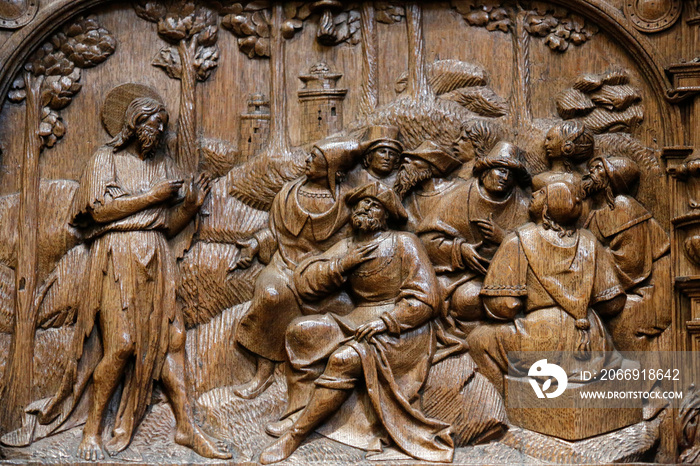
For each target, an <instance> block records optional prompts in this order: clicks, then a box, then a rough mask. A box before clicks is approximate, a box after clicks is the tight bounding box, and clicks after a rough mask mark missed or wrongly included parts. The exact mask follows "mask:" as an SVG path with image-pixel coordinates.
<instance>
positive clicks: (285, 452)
mask: <svg viewBox="0 0 700 466" xmlns="http://www.w3.org/2000/svg"><path fill="white" fill-rule="evenodd" d="M302 441H303V438H302V437H297V436H294V435H292V434H291V433H290V432H287V433H286V434H284V435H283V436H282V437H280V438H278V439H277V440H275V441H274V443H272V445H270V446H269V447H267V448H265V449H264V450H263V452H262V453H260V464H272V463H277V462H279V461H282V460H285V459H287V458H289V456H290V455H291V454H292V453H294V450H296V449H297V448H299V445H301V442H302Z"/></svg>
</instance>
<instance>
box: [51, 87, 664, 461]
mask: <svg viewBox="0 0 700 466" xmlns="http://www.w3.org/2000/svg"><path fill="white" fill-rule="evenodd" d="M124 112H125V113H124V114H125V117H124V123H123V127H122V131H121V132H120V133H119V134H118V135H117V136H116V137H115V138H114V139H113V140H112V141H111V142H110V143H108V144H107V145H106V146H104V147H102V148H100V149H99V150H98V151H97V152H96V153H95V154H94V155H93V157H92V158H91V160H90V162H89V163H88V165H87V167H86V169H85V171H84V173H83V175H82V177H81V180H80V188H79V190H78V193H77V194H76V196H75V199H74V201H73V206H72V215H71V219H72V224H73V225H74V226H76V227H78V228H80V229H81V230H82V231H83V233H84V236H85V239H86V242H87V244H88V245H89V249H90V263H89V270H88V276H89V280H90V293H89V294H88V295H86V296H85V301H84V302H83V304H82V306H83V308H82V309H81V311H80V313H79V317H78V323H77V327H76V333H75V335H76V337H75V342H74V351H75V352H76V355H79V356H80V357H78V358H76V362H75V363H74V364H72V365H70V366H69V367H68V368H67V370H66V375H65V377H64V380H63V383H62V386H61V390H60V391H59V393H58V394H57V395H56V396H55V397H54V398H53V399H51V400H49V401H48V402H47V403H44V404H42V405H41V406H40V407H39V409H37V415H38V416H39V420H40V422H42V423H48V422H51V421H52V420H53V419H55V418H56V416H58V413H59V411H61V412H65V411H66V409H65V405H66V403H69V404H70V403H73V404H74V403H76V402H77V400H78V399H79V397H80V396H81V394H82V392H83V391H84V389H85V387H86V385H87V383H88V380H89V379H90V376H91V377H92V383H93V388H92V394H91V401H90V411H89V418H88V421H87V424H86V425H85V428H84V431H83V440H82V442H81V444H80V447H79V455H80V456H81V457H83V458H85V459H99V458H102V457H103V453H102V445H101V440H100V439H101V432H100V426H101V424H102V418H103V415H104V411H105V408H106V406H107V404H108V402H109V400H110V398H111V397H112V394H113V393H114V390H115V389H116V387H117V386H118V384H119V383H120V382H121V381H122V380H123V381H124V388H123V391H122V394H121V401H120V405H119V410H118V413H117V419H116V421H115V427H114V433H113V437H112V439H111V440H110V441H109V443H108V444H107V445H106V448H107V450H108V451H109V452H110V453H113V452H118V451H121V450H123V449H124V448H126V446H127V445H128V444H129V442H130V439H131V437H132V434H133V432H134V428H135V426H137V425H138V422H139V421H140V419H141V418H142V416H143V415H144V413H145V410H146V407H147V406H148V403H149V402H150V398H151V391H152V387H153V381H154V380H160V381H161V382H162V384H163V386H164V388H165V392H166V394H167V395H168V397H169V400H170V402H171V404H172V406H173V411H174V414H175V419H176V422H177V434H176V437H175V440H176V442H177V443H180V444H183V445H186V446H189V447H191V448H193V449H194V450H195V451H196V452H197V453H199V454H200V455H202V456H206V457H214V458H228V457H230V454H229V453H228V452H226V451H224V450H222V449H220V447H217V446H216V445H215V444H214V443H213V442H212V441H211V440H210V439H208V438H207V437H206V436H205V435H204V434H203V433H202V432H201V431H200V430H199V429H198V427H197V426H196V425H195V423H194V422H193V416H192V408H191V406H190V402H189V400H188V397H187V385H186V384H187V383H188V382H187V380H186V371H185V358H184V343H185V332H184V327H183V318H182V315H181V314H180V311H179V310H178V307H177V305H176V288H175V283H176V281H177V280H176V278H177V277H176V270H177V268H176V262H175V259H174V257H173V255H172V254H171V253H170V252H169V248H168V238H170V237H172V236H174V235H176V234H178V232H179V231H180V230H182V229H183V228H184V227H185V226H186V225H187V223H188V222H189V221H190V220H191V219H192V218H193V216H194V215H196V213H197V211H198V209H199V207H200V206H201V204H202V202H203V201H204V198H205V196H206V195H207V193H208V190H209V184H210V180H209V179H208V178H207V177H205V176H200V177H198V178H194V179H193V180H191V181H189V182H185V183H183V181H182V180H181V179H180V178H179V177H178V176H177V173H176V169H175V167H173V166H171V164H170V163H169V159H168V157H167V156H165V155H164V154H162V153H161V151H158V150H157V148H158V143H159V141H160V139H161V137H162V135H163V133H164V130H165V127H166V125H167V121H168V114H167V112H166V110H165V108H164V107H163V105H162V103H161V102H158V101H157V100H155V99H152V98H147V97H141V98H136V99H134V100H132V101H131V102H130V103H129V104H128V106H126V108H125V111H124ZM465 134H466V137H467V139H470V138H471V140H472V142H473V143H472V146H473V147H472V151H471V152H470V153H471V155H472V156H471V157H469V158H468V159H465V158H464V157H462V158H457V157H456V156H455V155H453V153H454V152H453V150H452V148H445V147H440V146H439V145H438V144H436V143H434V142H432V141H429V140H428V141H425V142H423V143H422V144H420V145H419V146H418V147H416V148H413V149H411V150H408V149H407V148H405V147H404V146H403V144H402V142H401V136H400V134H399V131H398V129H396V128H394V127H391V126H373V127H370V128H367V130H366V133H365V134H364V136H363V137H361V138H352V137H340V136H339V137H333V138H329V139H325V140H322V141H320V142H318V143H316V144H315V145H314V146H313V148H312V149H311V151H310V153H309V156H308V159H307V162H306V172H305V175H304V176H303V177H301V178H299V179H297V180H295V181H291V182H289V183H287V184H286V185H284V187H283V188H282V189H281V191H280V192H279V193H278V194H277V196H276V197H275V199H274V202H273V205H272V208H271V211H270V215H269V226H268V228H265V229H263V230H261V231H258V232H257V233H256V234H255V235H254V236H253V237H251V238H249V239H247V240H244V241H241V242H239V244H238V245H239V247H240V255H239V258H238V260H237V262H236V263H235V264H232V265H231V268H232V269H235V268H245V267H248V266H250V265H251V263H252V262H253V261H254V260H258V261H260V262H262V263H264V264H266V267H265V268H264V269H263V270H262V272H261V273H260V274H259V276H258V277H257V281H256V283H255V291H254V295H253V298H252V302H251V303H250V307H249V309H248V311H247V313H246V314H245V316H244V317H243V318H242V320H241V322H240V324H239V327H238V330H237V333H236V339H237V341H238V343H239V344H240V345H241V346H242V347H244V348H245V349H246V350H247V351H249V352H250V353H252V354H253V355H255V357H256V359H257V371H256V374H255V376H254V377H253V379H252V380H251V381H250V382H249V383H248V384H246V385H244V386H241V387H239V388H238V389H237V390H236V394H237V395H238V396H240V397H243V398H254V397H256V396H258V395H259V394H261V393H262V392H263V391H264V390H265V389H266V388H267V387H268V386H269V385H270V384H271V383H272V381H273V380H274V376H273V373H274V370H275V367H276V366H277V365H278V364H281V363H284V364H286V366H285V376H286V382H287V384H286V385H287V408H286V410H285V412H284V414H283V415H282V417H281V418H280V419H279V420H278V421H275V422H272V423H270V424H268V425H267V426H266V431H267V433H268V434H270V435H271V436H274V437H278V439H277V440H276V441H275V442H274V443H272V444H271V445H269V446H268V447H267V448H266V449H265V450H264V451H263V453H262V454H261V456H260V462H261V463H263V464H269V463H274V462H278V461H281V460H283V459H285V458H287V457H288V456H290V455H291V454H292V453H293V452H294V451H295V449H296V448H297V447H298V446H299V445H300V444H301V443H302V442H303V441H304V439H305V438H306V437H307V436H308V435H309V434H310V433H311V432H313V431H314V430H315V429H316V428H317V427H318V426H320V425H321V424H323V423H324V422H326V421H328V420H329V419H330V418H331V417H332V416H333V415H334V414H336V412H337V411H339V410H340V409H341V408H343V409H345V412H346V413H347V416H344V417H343V422H338V423H337V424H338V425H337V426H336V427H335V431H334V432H335V434H334V436H333V438H336V439H344V440H343V441H344V442H345V443H348V444H350V445H352V446H355V447H358V448H363V449H366V450H376V449H378V448H379V445H381V444H382V443H383V444H389V443H390V444H393V445H394V446H395V447H396V448H398V449H399V450H401V451H402V452H404V453H405V454H407V455H409V456H411V457H413V458H416V459H419V460H425V461H438V462H449V461H451V460H452V457H453V453H454V445H453V441H452V438H451V429H450V425H448V424H445V423H443V422H441V421H438V420H435V419H432V418H430V417H428V416H426V415H425V414H424V413H423V412H422V410H421V407H420V402H419V397H420V392H421V389H422V388H423V386H424V384H425V382H426V379H427V376H428V373H429V371H430V369H431V365H432V364H434V363H435V361H437V360H438V359H441V358H445V357H449V356H450V355H455V354H458V353H463V352H465V351H469V353H470V355H471V357H472V358H473V360H474V361H475V362H476V364H477V365H478V367H479V370H480V371H481V373H482V374H484V375H485V376H486V377H487V378H488V379H489V380H490V381H491V382H492V383H493V384H494V385H495V387H496V388H497V389H498V390H499V391H500V393H501V394H503V392H504V376H505V374H506V373H508V371H509V369H510V370H511V373H512V371H516V373H518V371H522V368H521V367H509V362H508V358H507V352H509V351H526V350H539V351H548V350H549V351H573V352H578V353H580V354H581V357H582V358H585V357H586V354H588V353H590V352H592V351H611V352H613V354H614V350H615V349H619V350H630V349H637V348H638V346H636V345H639V344H641V343H640V342H643V341H646V340H648V339H649V338H653V337H655V336H658V335H659V334H660V333H661V332H662V331H663V330H664V329H665V328H666V327H667V326H668V324H669V322H668V321H667V320H666V317H665V316H659V313H658V312H657V311H655V309H657V308H659V307H663V305H665V303H666V301H667V297H666V296H663V295H662V293H663V292H664V291H663V290H664V289H666V288H667V287H655V286H654V283H655V282H658V281H660V280H664V279H665V278H664V276H663V274H664V273H668V271H669V270H670V265H669V263H668V261H669V254H668V252H669V240H668V237H667V234H666V232H665V231H664V230H663V229H662V228H661V227H660V226H659V224H658V223H657V221H656V220H655V219H654V218H653V217H652V215H651V213H650V212H649V211H648V210H647V209H646V208H645V207H644V206H643V205H641V204H640V203H639V202H638V201H636V200H635V198H634V196H635V192H636V188H637V185H638V183H639V180H640V169H639V167H638V166H637V164H636V163H635V162H634V161H633V160H631V159H629V158H624V157H619V156H616V155H615V154H604V155H603V156H600V157H594V156H593V155H594V138H593V135H592V134H591V133H590V132H589V131H588V130H587V129H586V128H585V127H584V126H583V125H582V124H580V123H577V122H575V121H567V122H563V123H560V124H558V125H556V126H554V127H553V128H552V129H551V130H550V131H549V132H548V133H547V138H546V140H545V141H544V149H545V152H546V154H547V157H548V159H549V160H550V161H551V163H552V167H551V170H550V171H547V172H545V173H542V174H539V175H537V176H535V177H534V178H533V177H532V176H531V174H530V173H529V172H528V169H527V167H526V164H525V162H524V160H523V156H522V153H521V151H520V149H519V148H518V147H516V146H515V145H513V144H511V143H509V142H506V141H497V140H496V139H495V138H493V137H491V136H492V135H490V129H489V126H488V123H485V122H478V123H476V124H471V125H468V126H467V129H466V130H465ZM581 164H587V165H585V166H586V168H587V172H585V174H583V176H581V175H580V174H578V173H577V171H576V167H577V166H580V165H581ZM659 303H663V304H662V305H660V304H659ZM96 329H99V333H97V332H95V331H94V330H96ZM553 336H554V337H555V338H553ZM100 349H101V351H100ZM613 359H615V358H614V357H611V358H610V360H606V361H602V362H601V364H614V363H615V361H613ZM358 392H361V396H358V395H357V393H358ZM344 430H347V433H346V435H343V432H344Z"/></svg>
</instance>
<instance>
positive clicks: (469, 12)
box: [450, 0, 512, 32]
mask: <svg viewBox="0 0 700 466" xmlns="http://www.w3.org/2000/svg"><path fill="white" fill-rule="evenodd" d="M450 3H451V4H452V7H453V8H454V9H455V10H457V12H458V13H459V14H461V15H462V17H463V18H464V20H465V21H466V22H467V23H469V24H470V25H471V26H477V27H484V28H486V29H487V30H489V31H502V32H508V31H509V30H510V27H511V24H512V23H511V20H510V15H509V12H508V11H507V10H506V9H505V8H503V7H502V6H501V2H500V1H499V0H452V1H451V2H450Z"/></svg>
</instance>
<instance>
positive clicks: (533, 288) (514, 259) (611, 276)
mask: <svg viewBox="0 0 700 466" xmlns="http://www.w3.org/2000/svg"><path fill="white" fill-rule="evenodd" d="M543 232H544V228H543V227H542V226H539V225H534V224H532V223H529V224H527V225H525V226H523V227H521V228H519V229H518V230H516V233H515V234H513V235H510V236H509V237H508V238H506V240H505V241H504V242H503V244H502V245H501V247H500V248H499V250H498V252H497V253H496V255H495V256H494V258H493V261H492V262H491V266H490V267H489V271H488V274H487V275H486V278H485V280H484V286H483V288H482V290H481V295H482V296H483V297H514V298H521V299H523V300H524V304H525V308H524V313H523V314H522V315H519V316H517V317H516V318H515V319H514V321H512V322H508V323H502V324H491V325H483V326H480V327H478V328H476V329H475V330H474V331H473V332H472V333H471V334H470V335H469V339H468V341H469V346H470V352H471V354H472V355H473V356H474V359H475V360H476V361H477V364H480V362H481V363H482V364H483V363H484V360H485V359H490V360H491V361H492V362H494V363H495V364H496V365H497V366H498V367H499V368H501V370H502V371H504V372H507V371H508V369H510V370H512V371H513V372H514V373H516V374H520V375H526V374H527V371H528V368H529V365H530V364H532V363H534V362H535V361H534V360H533V361H522V364H523V365H522V366H518V367H509V363H508V359H507V355H508V352H509V351H557V352H562V351H568V352H573V351H578V350H579V348H580V345H581V343H582V342H584V341H585V339H588V341H589V350H590V351H594V352H595V351H613V350H614V347H613V343H612V340H611V338H610V335H609V334H608V332H607V330H606V329H605V326H604V325H603V323H602V322H601V319H600V317H599V316H598V314H597V313H596V312H595V311H594V310H593V309H592V306H593V305H595V304H596V303H598V302H601V301H608V300H610V299H612V298H615V297H616V296H619V295H621V294H623V293H624V291H623V289H622V287H621V286H620V283H619V281H618V279H617V275H616V273H615V268H614V265H613V262H612V258H611V257H610V254H609V253H608V252H607V251H606V250H605V248H604V247H603V246H602V245H601V244H600V243H599V242H598V241H597V240H596V239H595V237H594V236H593V235H592V234H591V233H590V232H589V231H586V230H577V231H576V233H575V237H572V238H569V239H570V240H571V241H570V242H571V243H572V244H571V245H568V246H567V245H563V244H554V243H552V242H551V241H550V240H549V239H548V238H546V237H545V235H544V234H543ZM487 311H488V309H487ZM490 315H491V317H492V318H494V319H495V320H509V319H508V318H507V317H505V316H501V315H494V314H490ZM585 333H587V335H585ZM611 358H613V356H611ZM555 363H556V361H555ZM597 364H598V366H597V367H598V368H602V367H605V366H608V365H609V364H611V360H599V361H597ZM586 367H587V368H588V367H593V368H596V364H593V363H591V364H590V365H588V366H586ZM565 370H566V368H565ZM573 373H574V372H573V371H572V372H570V374H571V375H573Z"/></svg>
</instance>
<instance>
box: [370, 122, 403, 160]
mask: <svg viewBox="0 0 700 466" xmlns="http://www.w3.org/2000/svg"><path fill="white" fill-rule="evenodd" d="M363 144H366V145H367V149H366V150H365V152H369V151H371V150H374V149H376V148H377V147H389V148H390V149H394V150H395V151H396V152H398V153H401V152H403V145H402V144H401V142H400V141H399V129H398V128H397V127H396V126H385V125H375V126H370V127H369V128H367V132H366V133H365V137H364V140H363Z"/></svg>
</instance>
